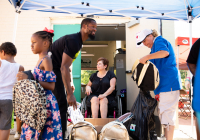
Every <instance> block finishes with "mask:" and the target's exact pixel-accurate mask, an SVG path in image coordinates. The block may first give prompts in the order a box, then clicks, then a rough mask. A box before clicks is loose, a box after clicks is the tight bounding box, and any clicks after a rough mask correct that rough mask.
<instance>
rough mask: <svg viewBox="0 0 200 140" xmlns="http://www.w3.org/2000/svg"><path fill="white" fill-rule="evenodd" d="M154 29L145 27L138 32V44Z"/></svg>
mask: <svg viewBox="0 0 200 140" xmlns="http://www.w3.org/2000/svg"><path fill="white" fill-rule="evenodd" d="M152 33H153V31H152V30H151V29H144V30H142V31H140V32H139V33H137V34H136V41H137V45H140V44H141V43H142V41H143V40H144V39H145V38H146V37H147V36H148V35H150V34H152Z"/></svg>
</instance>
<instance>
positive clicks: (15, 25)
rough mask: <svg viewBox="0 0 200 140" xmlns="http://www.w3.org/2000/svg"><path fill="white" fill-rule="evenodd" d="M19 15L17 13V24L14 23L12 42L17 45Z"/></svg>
mask: <svg viewBox="0 0 200 140" xmlns="http://www.w3.org/2000/svg"><path fill="white" fill-rule="evenodd" d="M18 15H19V13H17V12H16V13H15V23H14V29H13V39H12V42H13V44H15V39H16V34H17V22H18Z"/></svg>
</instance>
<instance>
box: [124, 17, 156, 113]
mask: <svg viewBox="0 0 200 140" xmlns="http://www.w3.org/2000/svg"><path fill="white" fill-rule="evenodd" d="M158 27H159V21H158V20H151V19H140V23H139V24H138V25H135V26H133V27H131V28H128V27H127V24H126V70H131V69H132V66H133V64H134V62H135V61H136V60H137V59H140V58H142V57H143V56H145V55H147V54H149V53H150V49H149V48H147V47H145V46H143V47H140V48H136V33H138V32H139V31H141V30H143V29H145V28H147V29H156V30H157V31H159V30H158ZM131 76H132V75H131V74H126V81H127V82H126V83H127V109H128V110H130V109H131V107H132V105H133V103H134V102H135V99H136V97H137V95H138V93H139V88H138V87H137V85H136V82H135V81H133V79H132V78H131Z"/></svg>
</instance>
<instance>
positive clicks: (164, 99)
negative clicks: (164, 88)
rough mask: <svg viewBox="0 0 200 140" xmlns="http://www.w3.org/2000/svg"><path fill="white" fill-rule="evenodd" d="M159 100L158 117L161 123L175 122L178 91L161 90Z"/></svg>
mask: <svg viewBox="0 0 200 140" xmlns="http://www.w3.org/2000/svg"><path fill="white" fill-rule="evenodd" d="M159 95H160V99H159V100H160V101H159V104H158V109H159V118H160V122H161V124H163V125H172V126H174V125H175V123H176V109H177V108H178V101H179V95H180V91H179V90H176V91H169V92H161V93H160V94H159Z"/></svg>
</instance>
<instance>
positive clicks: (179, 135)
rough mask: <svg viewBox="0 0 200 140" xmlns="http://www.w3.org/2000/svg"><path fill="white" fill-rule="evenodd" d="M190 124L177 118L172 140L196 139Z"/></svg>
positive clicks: (11, 136) (12, 139) (10, 139)
mask: <svg viewBox="0 0 200 140" xmlns="http://www.w3.org/2000/svg"><path fill="white" fill-rule="evenodd" d="M190 124H191V118H190V117H188V118H187V119H186V120H185V119H184V118H179V128H178V129H177V130H175V131H174V140H196V129H195V125H194V126H193V128H192V127H191V125H190ZM194 124H195V121H194ZM192 131H193V132H192ZM9 140H14V135H10V137H9Z"/></svg>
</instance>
